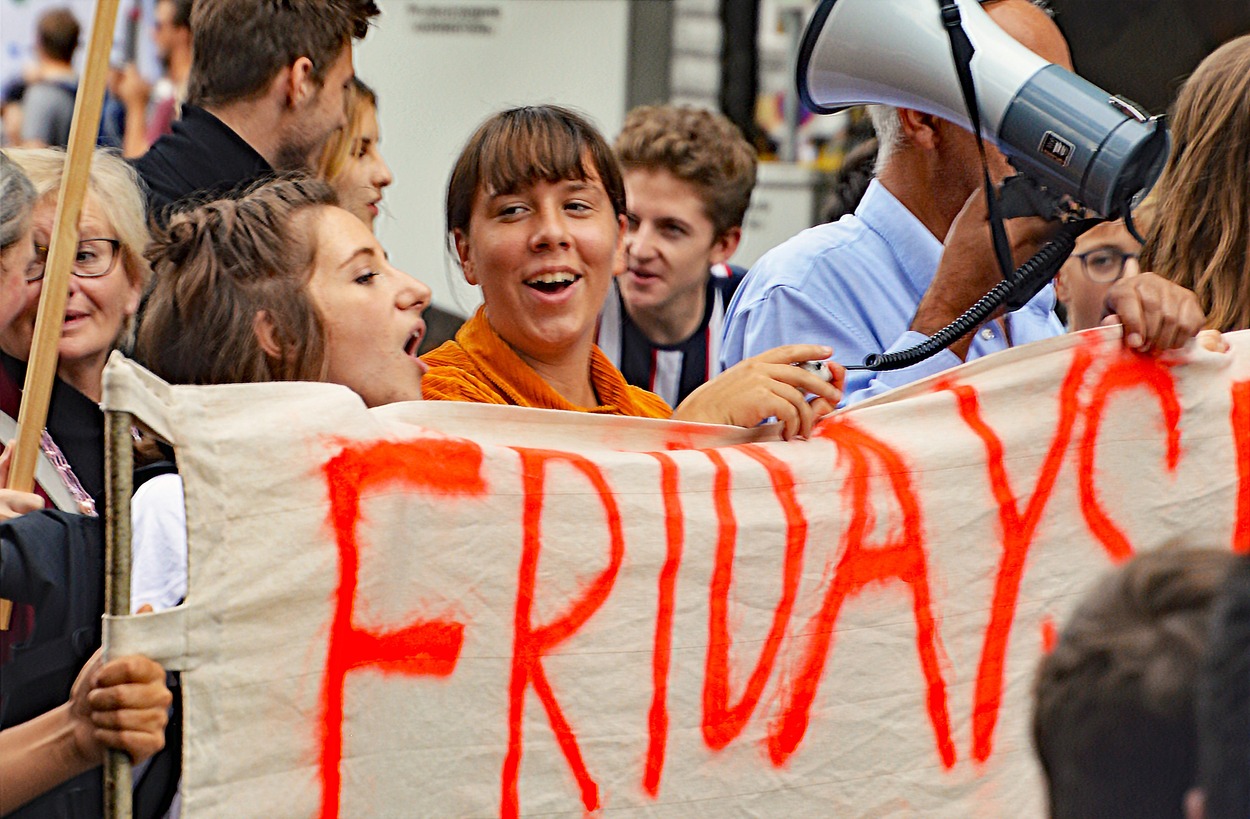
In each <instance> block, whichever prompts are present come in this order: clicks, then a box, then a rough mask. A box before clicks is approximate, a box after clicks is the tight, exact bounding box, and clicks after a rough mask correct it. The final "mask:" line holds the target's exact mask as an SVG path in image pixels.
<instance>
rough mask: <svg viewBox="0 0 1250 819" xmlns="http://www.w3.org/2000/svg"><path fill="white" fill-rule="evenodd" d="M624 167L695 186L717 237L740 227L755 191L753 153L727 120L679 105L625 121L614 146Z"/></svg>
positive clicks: (649, 108) (637, 112)
mask: <svg viewBox="0 0 1250 819" xmlns="http://www.w3.org/2000/svg"><path fill="white" fill-rule="evenodd" d="M614 147H615V149H616V158H617V159H618V160H620V163H621V167H622V168H624V169H627V170H628V169H630V168H645V169H649V170H664V171H668V172H669V173H671V174H672V175H673V176H675V177H677V178H678V179H680V180H682V181H683V182H686V183H688V184H690V185H692V186H694V188H695V190H696V191H698V194H699V198H700V199H701V200H702V201H703V211H704V215H706V216H707V218H708V219H709V220H711V222H712V227H713V229H714V230H715V232H716V236H718V237H719V236H723V235H724V234H725V232H726V231H727V230H729V229H730V228H735V227H742V219H743V217H744V216H745V215H746V212H747V207H748V206H749V205H750V204H751V191H752V190H753V189H754V188H755V165H756V160H755V149H754V148H753V147H751V144H750V143H749V142H747V141H746V138H745V137H743V136H742V131H740V130H739V129H738V126H737V125H734V124H733V123H732V122H730V121H729V118H728V117H726V116H724V115H723V114H718V113H716V112H715V111H708V110H706V109H703V108H691V107H688V106H681V105H644V106H640V107H638V108H635V109H633V110H632V111H630V112H629V113H628V114H627V115H626V116H625V125H624V126H623V127H622V128H621V133H620V135H619V136H617V138H616V143H615V145H614Z"/></svg>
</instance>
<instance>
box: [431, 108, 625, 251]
mask: <svg viewBox="0 0 1250 819" xmlns="http://www.w3.org/2000/svg"><path fill="white" fill-rule="evenodd" d="M591 171H593V172H594V173H595V174H596V175H597V176H598V177H599V179H600V180H601V181H602V182H603V187H604V189H605V190H606V191H607V192H608V198H609V200H610V201H611V203H612V208H613V210H614V211H615V212H616V214H617V215H618V216H620V215H623V214H624V213H625V184H624V182H622V180H621V170H620V167H619V166H618V165H617V162H616V158H615V157H614V156H613V155H612V149H611V148H610V147H609V146H608V143H607V140H605V139H604V138H603V136H602V135H601V134H600V133H599V131H598V130H597V129H596V128H595V127H594V126H593V125H591V124H590V123H589V122H588V121H587V120H586V119H585V118H584V117H582V116H581V115H579V114H577V113H575V112H573V111H570V110H568V109H567V108H561V107H560V106H557V105H537V106H530V107H525V108H513V109H511V110H508V111H502V112H500V113H498V114H495V115H494V116H492V117H491V118H490V119H488V120H486V122H484V123H482V125H481V126H480V127H479V128H478V129H477V131H475V132H474V134H473V136H471V137H470V138H469V142H468V144H466V145H465V146H464V150H463V151H461V152H460V158H459V159H457V160H456V164H455V166H454V167H453V168H452V171H451V179H450V180H449V181H448V183H447V232H448V234H453V233H455V232H456V231H460V232H461V233H464V234H467V233H468V230H469V220H470V217H471V215H472V211H473V203H474V200H475V199H476V198H477V196H478V195H479V194H486V195H495V194H501V193H513V192H515V191H517V190H519V189H521V188H525V187H528V186H530V185H533V184H534V183H535V182H538V181H545V182H558V181H560V180H566V179H580V180H585V179H586V178H588V177H589V176H590V172H591Z"/></svg>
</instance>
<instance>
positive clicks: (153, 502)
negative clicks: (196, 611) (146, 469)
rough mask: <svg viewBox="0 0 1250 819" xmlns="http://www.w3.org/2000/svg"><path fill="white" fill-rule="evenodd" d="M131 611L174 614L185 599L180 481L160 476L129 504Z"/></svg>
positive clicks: (183, 511)
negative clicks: (143, 608)
mask: <svg viewBox="0 0 1250 819" xmlns="http://www.w3.org/2000/svg"><path fill="white" fill-rule="evenodd" d="M130 526H131V544H130V548H131V570H130V572H131V573H130V610H131V612H134V611H136V610H138V609H139V607H140V606H143V605H145V604H146V605H150V606H151V607H152V609H153V610H154V611H163V610H165V609H168V608H172V607H174V606H176V605H178V603H180V602H181V601H182V599H183V598H184V597H186V596H187V510H186V501H185V498H184V496H183V492H182V478H180V477H178V476H177V475H175V474H172V473H171V474H168V475H157V476H156V477H155V478H152V479H151V480H149V481H148V482H147V483H145V484H144V485H143V486H141V487H139V491H138V492H135V494H134V497H133V498H131V501H130Z"/></svg>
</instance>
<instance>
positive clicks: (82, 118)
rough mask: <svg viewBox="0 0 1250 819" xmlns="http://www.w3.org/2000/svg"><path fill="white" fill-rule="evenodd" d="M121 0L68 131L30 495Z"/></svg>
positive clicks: (24, 460) (22, 465) (20, 447)
mask: <svg viewBox="0 0 1250 819" xmlns="http://www.w3.org/2000/svg"><path fill="white" fill-rule="evenodd" d="M119 2H120V0H96V7H95V19H94V20H93V21H92V23H91V40H90V42H89V44H88V46H87V62H86V65H85V66H84V69H83V75H82V82H80V83H79V84H78V94H77V96H76V97H75V99H74V119H73V121H72V123H71V124H70V128H69V145H68V149H67V151H66V157H65V172H64V174H62V176H61V190H60V192H59V193H58V194H57V200H56V217H55V221H54V223H53V227H52V241H51V243H50V244H49V246H48V263H47V265H46V266H45V268H44V273H43V291H42V293H40V296H39V312H38V313H37V314H36V316H35V336H34V339H33V340H32V342H31V345H30V356H29V357H28V358H27V360H26V361H27V363H26V383H25V384H24V385H23V387H22V408H21V411H20V412H19V413H18V416H17V444H16V445H15V447H14V449H13V460H12V462H11V463H10V465H9V489H16V490H18V491H21V492H29V491H31V490H32V489H33V488H34V485H35V459H36V457H37V455H38V453H39V439H40V437H41V436H42V435H43V428H44V425H45V424H46V423H47V420H48V401H49V399H50V398H51V396H52V380H53V378H55V377H56V363H57V347H58V346H59V344H60V342H61V324H62V322H63V321H64V320H65V299H66V297H67V294H68V291H69V277H70V267H71V266H72V265H73V263H74V255H75V253H76V251H77V250H78V216H79V214H80V213H81V212H82V203H83V199H84V198H85V197H86V194H87V174H88V173H89V172H90V170H91V155H92V153H93V152H94V151H95V143H96V134H97V133H98V132H99V130H100V111H101V109H102V108H103V107H104V84H105V80H106V79H107V78H108V71H109V64H108V61H109V51H110V50H111V49H112V46H113V28H114V26H115V25H116V23H117V7H118V5H119ZM11 611H12V603H10V602H9V601H8V600H0V630H3V629H7V628H8V627H9V617H10V614H11Z"/></svg>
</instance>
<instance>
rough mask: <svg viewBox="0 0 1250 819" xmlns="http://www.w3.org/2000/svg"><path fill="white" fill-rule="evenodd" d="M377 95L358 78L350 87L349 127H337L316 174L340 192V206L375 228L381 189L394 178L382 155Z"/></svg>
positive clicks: (348, 100)
mask: <svg viewBox="0 0 1250 819" xmlns="http://www.w3.org/2000/svg"><path fill="white" fill-rule="evenodd" d="M381 141H382V136H381V133H380V132H379V129H378V95H377V94H376V93H374V91H373V89H372V88H370V87H369V86H367V85H365V84H364V83H363V82H361V81H360V80H359V79H358V78H355V77H353V78H352V84H351V86H350V87H349V88H348V90H347V127H346V128H343V129H341V130H339V131H336V132H335V133H334V134H333V136H331V137H330V141H329V142H327V143H326V146H325V148H324V149H322V151H321V158H320V159H319V160H318V162H317V176H318V177H319V178H320V179H324V180H325V181H326V182H328V183H329V185H330V187H331V188H333V189H334V192H335V193H336V194H337V195H338V201H339V207H341V208H343V209H344V210H346V211H349V212H351V213H353V214H355V215H356V216H357V217H359V218H360V219H361V221H363V222H364V223H365V224H366V225H368V226H369V229H370V230H372V229H373V228H374V222H375V220H376V219H377V218H378V208H379V206H380V205H381V203H382V192H383V190H384V189H385V188H386V187H388V186H389V185H390V184H391V182H393V181H394V177H393V176H392V175H391V169H390V168H389V167H388V166H387V164H386V160H384V159H383V158H382V152H381V150H380V147H379V146H380V143H381Z"/></svg>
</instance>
